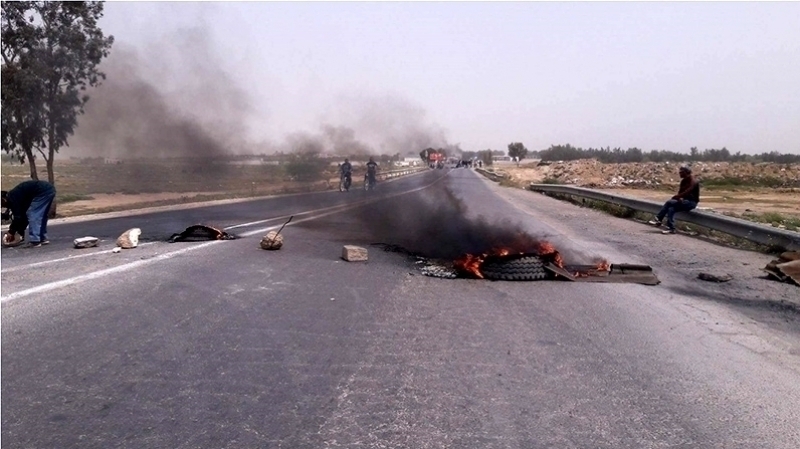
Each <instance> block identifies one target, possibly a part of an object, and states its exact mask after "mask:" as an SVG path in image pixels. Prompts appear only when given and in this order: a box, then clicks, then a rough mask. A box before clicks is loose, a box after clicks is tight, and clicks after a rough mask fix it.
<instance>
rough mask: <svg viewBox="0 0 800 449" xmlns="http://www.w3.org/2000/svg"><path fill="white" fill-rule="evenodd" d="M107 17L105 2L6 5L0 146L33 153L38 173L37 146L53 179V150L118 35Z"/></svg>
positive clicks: (63, 140) (68, 131)
mask: <svg viewBox="0 0 800 449" xmlns="http://www.w3.org/2000/svg"><path fill="white" fill-rule="evenodd" d="M102 16H103V3H102V2H59V1H31V2H3V3H2V55H3V67H2V73H3V79H2V81H3V86H2V110H3V113H2V127H3V135H2V145H3V150H4V151H6V152H7V153H12V154H14V155H16V156H17V157H18V158H19V159H20V161H22V162H23V163H24V161H25V160H26V159H27V161H28V163H29V164H30V165H31V178H33V179H38V174H37V172H36V166H35V165H36V163H35V158H34V154H33V150H34V149H35V150H37V151H38V152H39V153H40V154H41V155H42V157H43V158H44V160H45V163H46V167H47V179H48V181H49V182H51V183H53V184H54V183H55V176H54V173H53V162H54V158H55V154H56V153H57V152H58V150H59V149H60V148H61V147H62V146H65V145H67V146H68V145H69V143H68V142H67V137H68V136H71V135H72V134H73V133H74V132H75V126H76V125H77V122H78V115H80V114H83V112H84V105H85V104H86V102H87V101H89V96H88V95H86V93H85V91H86V89H87V87H89V86H97V85H99V84H100V81H101V80H102V79H104V78H105V74H103V73H102V72H100V71H99V70H98V65H99V64H100V61H101V60H102V59H103V58H105V57H106V56H108V53H109V51H110V49H111V45H112V44H113V42H114V38H113V36H107V37H106V36H104V35H103V32H102V30H101V29H100V28H99V26H98V23H97V22H98V20H99V19H100V18H101V17H102ZM54 209H55V207H53V212H54Z"/></svg>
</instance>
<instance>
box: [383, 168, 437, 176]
mask: <svg viewBox="0 0 800 449" xmlns="http://www.w3.org/2000/svg"><path fill="white" fill-rule="evenodd" d="M427 169H428V168H427V167H413V168H404V169H401V170H391V171H387V172H378V179H390V178H397V177H398V176H406V175H412V174H414V173H416V172H420V171H423V170H427Z"/></svg>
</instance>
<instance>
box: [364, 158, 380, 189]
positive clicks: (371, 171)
mask: <svg viewBox="0 0 800 449" xmlns="http://www.w3.org/2000/svg"><path fill="white" fill-rule="evenodd" d="M377 171H378V163H377V162H375V158H374V157H372V156H370V157H369V162H367V173H366V175H364V182H365V183H368V184H369V185H370V186H373V187H374V186H375V181H376V179H375V175H376V174H377Z"/></svg>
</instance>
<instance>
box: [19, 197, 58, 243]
mask: <svg viewBox="0 0 800 449" xmlns="http://www.w3.org/2000/svg"><path fill="white" fill-rule="evenodd" d="M55 197H56V190H55V189H52V190H50V191H49V192H44V193H41V194H39V196H37V197H36V198H34V199H33V201H31V207H29V208H28V212H27V213H26V215H27V216H28V241H29V242H30V243H38V242H44V241H45V240H47V214H48V213H49V212H50V205H52V204H53V199H55Z"/></svg>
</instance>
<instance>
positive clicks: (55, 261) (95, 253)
mask: <svg viewBox="0 0 800 449" xmlns="http://www.w3.org/2000/svg"><path fill="white" fill-rule="evenodd" d="M156 243H157V242H145V243H140V244H139V246H148V245H155V244H156ZM111 251H113V250H111V249H108V250H104V251H94V252H88V253H85V254H78V255H77V256H69V257H62V258H60V259H51V260H44V261H42V262H34V263H29V264H27V265H19V266H16V267H11V268H6V269H5V270H3V273H13V272H15V271H22V270H27V269H29V268H34V267H40V266H42V265H49V264H51V263H58V262H66V261H69V260H74V259H83V258H84V257H92V256H96V255H98V254H106V253H110V252H111Z"/></svg>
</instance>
